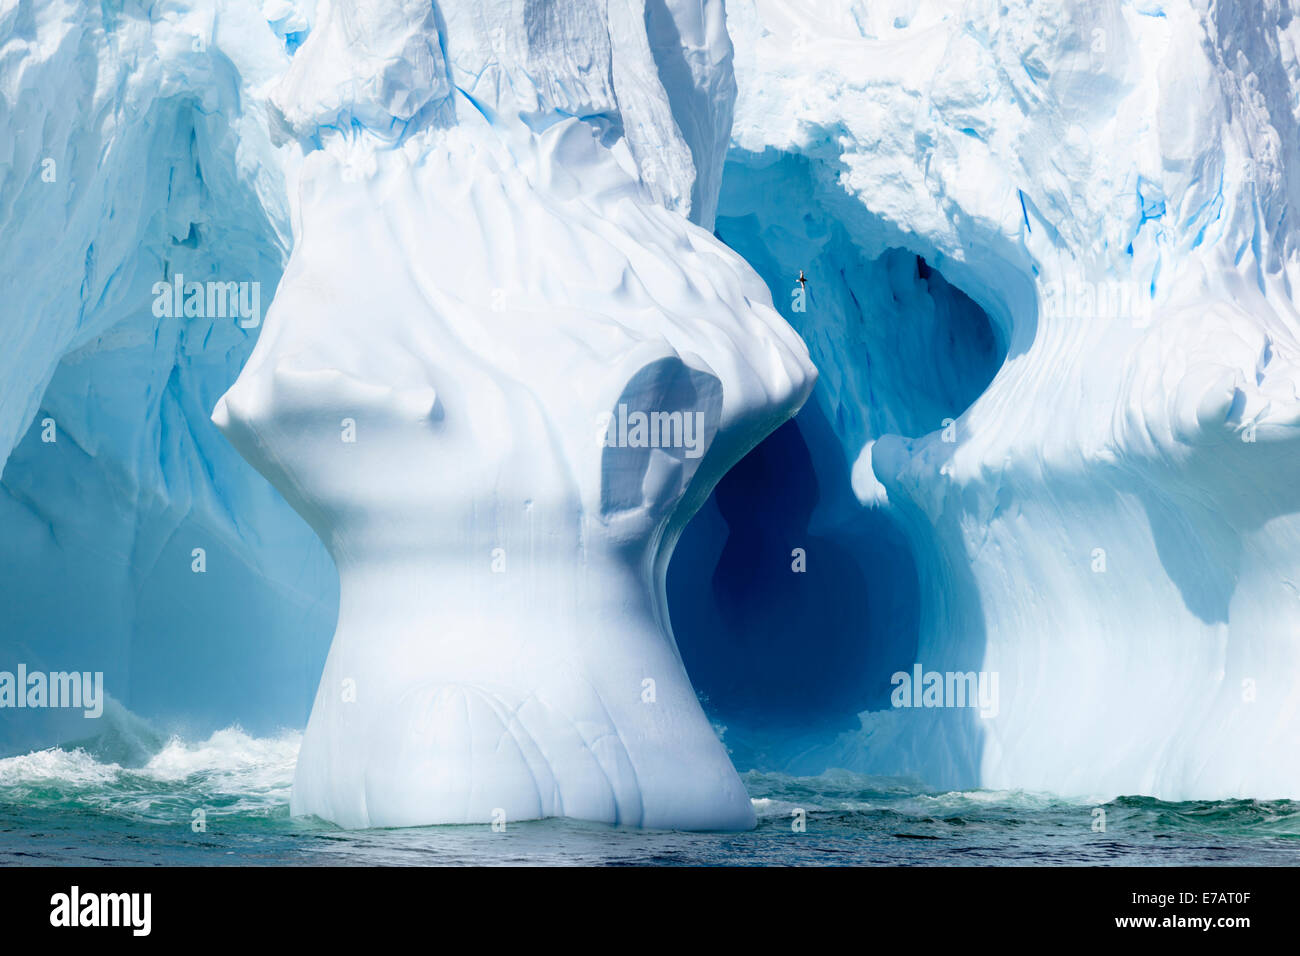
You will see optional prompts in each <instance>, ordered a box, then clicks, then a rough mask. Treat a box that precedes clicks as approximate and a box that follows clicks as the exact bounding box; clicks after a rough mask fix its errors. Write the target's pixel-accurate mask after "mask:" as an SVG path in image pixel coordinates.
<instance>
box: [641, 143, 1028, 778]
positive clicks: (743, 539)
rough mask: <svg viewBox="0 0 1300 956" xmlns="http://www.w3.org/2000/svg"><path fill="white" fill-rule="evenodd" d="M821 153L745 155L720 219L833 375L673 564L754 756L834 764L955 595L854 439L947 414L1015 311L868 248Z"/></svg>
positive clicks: (679, 599) (925, 427)
mask: <svg viewBox="0 0 1300 956" xmlns="http://www.w3.org/2000/svg"><path fill="white" fill-rule="evenodd" d="M815 172H816V169H815V167H814V165H813V164H812V162H811V161H810V160H808V159H807V158H806V157H803V156H796V155H792V154H786V153H763V154H754V153H747V152H744V151H742V150H733V151H732V153H731V155H730V156H729V157H728V161H727V165H726V168H725V170H724V173H723V182H722V192H721V196H720V199H719V206H718V218H717V233H716V234H717V236H718V238H719V239H721V240H722V241H723V242H725V243H726V244H727V245H728V246H730V247H731V248H733V249H735V250H736V251H737V252H739V253H740V254H741V255H742V256H744V258H745V259H746V261H747V262H749V263H750V265H751V266H752V267H753V268H754V269H755V270H756V271H757V272H758V273H759V275H761V276H762V277H763V279H764V281H765V282H766V283H767V286H768V288H769V290H770V292H771V294H772V301H773V304H774V305H775V306H776V308H777V309H778V311H780V313H781V314H782V316H783V317H784V318H785V319H786V320H787V321H788V322H789V323H790V324H791V326H792V327H793V328H794V329H795V330H796V331H798V332H799V334H800V335H801V336H802V337H803V339H804V341H805V342H806V343H807V344H808V348H809V352H810V355H811V357H812V360H813V362H814V363H815V364H816V365H817V367H818V369H819V370H821V372H822V377H821V379H820V381H819V383H818V385H817V386H816V388H815V390H814V392H813V394H812V396H811V397H810V398H809V399H808V401H807V403H806V404H805V405H804V407H803V409H802V410H801V411H800V412H799V414H798V415H797V416H796V417H795V418H794V419H792V420H791V421H789V422H787V423H785V424H784V425H783V426H781V427H780V428H778V429H777V430H776V431H775V432H773V433H772V434H771V435H770V436H768V438H767V439H766V440H765V441H763V442H762V443H761V444H759V445H758V446H757V447H756V448H754V449H753V450H752V451H751V452H750V453H749V455H747V456H746V457H745V458H744V459H743V460H742V461H741V462H739V463H738V464H737V465H736V466H735V467H734V468H733V469H732V470H731V471H730V472H729V473H728V474H727V475H725V476H724V477H723V479H722V480H721V481H720V482H719V484H718V486H717V487H716V488H715V489H714V492H713V494H712V495H711V496H710V498H709V499H708V501H707V502H706V503H705V505H704V506H703V507H702V508H701V509H700V511H699V513H698V514H697V515H696V516H695V517H694V518H693V519H692V521H691V523H690V525H689V526H688V527H687V528H686V530H685V531H684V532H683V534H682V537H681V539H680V540H679V541H678V543H677V547H676V550H675V552H674V555H673V559H672V562H671V564H670V565H669V569H668V579H667V592H668V605H669V614H670V618H671V621H672V626H673V632H674V635H675V637H676V640H677V645H678V648H679V649H680V651H681V654H682V659H683V662H684V663H685V665H686V669H687V673H688V674H689V675H690V678H691V681H692V683H693V684H694V686H695V689H696V691H697V692H698V693H699V695H700V698H701V702H702V703H703V705H704V709H705V712H706V713H707V714H708V716H709V717H710V719H711V720H713V721H714V723H715V725H718V727H719V730H720V731H721V733H722V736H723V742H724V743H725V744H726V745H727V746H728V748H729V749H730V751H731V754H732V759H733V761H734V762H735V763H736V765H737V767H738V768H739V769H741V770H746V769H762V770H785V769H788V768H792V767H796V766H797V767H799V768H803V769H800V770H799V771H798V772H816V771H815V770H809V769H808V767H809V766H810V762H813V763H815V762H816V760H817V759H820V758H812V757H808V755H810V754H812V753H814V752H815V751H818V749H819V748H820V747H822V745H824V744H827V743H829V742H831V741H832V740H833V739H834V738H835V737H836V736H837V735H838V734H839V733H841V732H844V731H854V730H856V729H858V728H859V726H860V720H859V714H861V713H863V712H865V711H873V710H883V709H886V708H888V707H889V706H890V702H889V696H890V692H891V691H892V689H893V687H892V685H891V683H890V677H891V676H892V674H893V673H895V672H896V671H898V670H900V669H905V668H908V667H910V666H911V664H912V663H913V662H914V661H916V660H917V656H918V655H917V643H918V638H919V632H920V622H921V619H922V613H923V609H925V608H934V607H938V606H939V604H940V602H941V601H942V598H943V596H942V595H933V594H930V595H927V594H925V593H923V592H922V585H921V582H920V577H919V574H918V555H917V554H915V553H914V551H913V549H914V548H922V549H925V548H929V547H931V546H932V545H930V544H929V543H928V542H926V541H924V540H920V541H918V540H915V539H910V538H909V537H908V536H907V535H905V534H904V532H903V530H902V527H901V525H900V524H899V521H898V519H896V518H895V517H894V516H893V514H892V513H891V511H890V508H889V507H883V508H882V507H869V506H865V505H864V504H863V503H862V502H860V501H859V500H858V499H857V497H856V496H855V495H854V493H853V490H852V487H851V484H850V476H851V474H852V467H853V458H855V457H856V456H857V454H858V452H859V451H860V450H861V448H862V446H863V444H864V442H866V441H868V440H871V439H873V438H879V437H881V436H883V435H887V434H895V435H903V436H908V437H913V438H919V437H921V436H925V435H928V434H933V433H935V432H937V431H939V430H941V429H943V428H944V427H946V425H947V424H948V423H950V422H951V421H952V420H953V419H956V418H959V417H960V416H961V414H962V412H963V411H965V409H966V408H968V407H969V406H970V405H971V404H972V403H973V402H974V401H976V400H977V399H978V398H979V396H980V395H981V394H982V393H983V392H984V390H985V389H986V388H987V387H988V385H989V383H990V382H991V381H992V380H993V378H994V376H995V375H996V374H997V372H998V369H999V368H1000V367H1001V366H1002V364H1003V362H1004V360H1005V358H1006V355H1007V346H1006V342H1005V338H1006V337H1005V335H1004V334H1003V330H1001V329H1000V328H999V327H998V326H997V325H996V324H995V323H994V322H993V321H992V320H991V318H990V316H989V314H988V313H987V312H986V311H985V309H984V308H983V306H982V305H981V304H980V303H979V302H977V301H976V300H975V299H973V298H972V297H970V296H968V295H967V294H966V293H965V292H964V291H963V290H962V289H960V288H958V287H957V286H955V285H953V284H952V283H950V282H949V281H948V280H947V279H946V278H945V277H944V275H943V273H942V269H941V268H939V267H936V265H935V264H934V263H931V262H927V260H926V259H925V258H924V257H923V256H921V255H918V254H916V253H915V252H913V251H910V250H909V249H907V248H904V247H902V246H896V247H890V248H886V249H885V250H884V251H883V253H879V254H874V255H864V253H863V251H862V248H861V247H860V246H859V245H858V244H857V242H856V241H855V240H854V237H853V235H851V234H850V232H849V230H848V229H847V228H846V226H845V225H844V223H842V222H840V221H839V219H838V218H837V215H836V212H835V210H836V209H838V208H839V207H838V206H836V204H835V203H834V202H831V201H827V196H826V186H825V183H824V182H823V181H822V180H821V179H818V177H817V176H816V175H814V174H815ZM823 179H824V177H823ZM803 274H806V275H807V276H808V279H809V281H808V285H807V288H806V289H805V290H803V291H804V292H806V295H801V293H800V290H799V286H798V285H796V281H797V279H796V277H798V276H800V275H803ZM801 298H803V299H805V300H806V303H805V305H806V307H804V308H795V307H794V303H795V302H797V301H798V300H799V299H801ZM913 533H916V529H913ZM923 537H924V536H923ZM800 555H802V560H803V565H802V570H799V569H798V567H799V566H798V564H797V562H798V561H799V556H800ZM932 557H933V556H932V555H931V554H929V553H928V552H926V553H924V554H921V555H920V558H921V559H924V560H925V561H927V562H928V561H929V559H930V558H932ZM806 757H807V758H808V759H805V758H806Z"/></svg>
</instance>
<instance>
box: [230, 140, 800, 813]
mask: <svg viewBox="0 0 1300 956" xmlns="http://www.w3.org/2000/svg"><path fill="white" fill-rule="evenodd" d="M579 181H580V182H581V183H582V188H581V189H578V188H576V185H575V184H576V183H577V182H579ZM538 183H540V184H542V185H541V186H540V187H539V186H537V185H535V184H538ZM769 302H770V299H769V298H768V296H767V293H766V290H765V289H764V287H763V286H762V283H761V281H760V280H759V279H758V277H757V276H756V275H754V274H753V273H752V272H751V271H750V270H749V268H748V267H747V266H746V265H745V264H744V263H743V261H742V260H740V259H739V257H737V256H736V255H735V254H734V253H731V252H730V251H729V250H727V249H726V248H725V247H723V246H722V245H721V244H720V243H718V242H717V241H716V240H715V239H714V238H713V237H712V236H710V235H708V234H707V233H705V232H703V231H702V230H700V229H698V228H697V227H695V226H693V225H692V224H690V223H689V222H688V221H687V220H686V219H684V218H682V217H681V216H680V215H678V214H676V213H673V212H670V211H668V210H666V209H664V208H662V207H660V206H658V205H655V204H654V203H653V202H652V201H650V200H649V199H648V198H647V197H646V195H645V193H644V191H643V190H641V189H640V187H639V186H638V185H637V183H636V182H635V181H634V180H633V179H631V178H630V177H629V175H628V174H627V173H626V172H625V171H624V167H623V166H622V165H620V163H619V162H618V161H617V160H616V157H615V155H614V154H613V153H612V152H611V151H610V150H609V149H607V148H605V147H604V146H601V145H600V144H599V143H598V141H597V139H596V138H595V136H594V134H593V132H592V130H591V128H590V127H588V126H587V125H586V124H584V123H582V122H580V121H577V120H567V121H562V122H560V123H558V124H555V125H554V126H552V127H551V128H550V129H548V130H547V131H546V132H545V133H543V134H541V135H540V136H534V135H533V134H530V133H529V134H523V135H522V138H520V139H519V140H518V141H516V142H514V143H513V144H512V146H511V150H510V151H507V150H506V149H505V148H504V147H502V146H500V145H499V144H498V142H497V141H496V139H495V135H492V136H484V135H481V131H473V130H465V129H460V128H457V129H452V130H448V131H441V132H429V133H426V134H424V135H423V138H422V140H421V141H420V142H419V143H418V144H414V145H411V146H408V147H407V148H405V149H403V150H401V151H384V150H379V151H377V152H376V153H375V155H374V164H373V171H372V172H370V173H368V174H366V175H364V176H361V177H357V176H356V175H355V173H354V172H353V171H348V170H345V169H344V168H343V167H342V166H341V165H340V163H339V162H338V161H337V160H336V159H335V157H334V156H333V155H332V154H331V152H330V151H329V150H325V151H321V152H317V153H314V154H312V155H311V156H310V157H309V158H308V160H307V163H306V164H305V166H304V173H303V179H302V196H301V215H300V236H299V240H298V243H297V245H296V247H295V250H294V253H293V256H292V259H291V261H290V263H289V266H288V269H287V270H286V273H285V276H284V280H283V281H282V283H281V285H280V288H279V291H278V293H277V295H276V298H275V301H274V304H273V305H272V307H271V309H270V310H269V313H268V315H267V319H266V327H265V330H264V332H263V335H262V337H261V339H260V340H259V342H258V346H257V349H256V351H255V352H254V354H253V356H252V358H251V359H250V360H249V362H248V365H247V366H246V367H245V369H244V371H243V373H242V374H241V376H240V378H239V380H238V381H237V382H236V383H235V385H234V386H233V387H232V388H231V389H230V391H229V392H228V393H227V394H226V395H225V397H224V398H223V399H222V400H221V401H220V403H219V404H218V406H217V408H216V411H215V412H214V416H213V417H214V420H215V421H216V422H217V424H218V425H219V426H220V427H221V428H222V430H223V431H224V432H225V433H226V435H227V436H228V437H229V438H230V439H231V441H232V442H233V443H234V444H235V445H236V446H237V447H238V448H239V449H240V451H241V452H242V453H243V454H244V455H245V457H247V458H248V459H249V461H251V462H252V463H253V464H254V465H255V466H256V467H258V468H259V469H260V470H261V471H262V472H263V473H264V474H265V475H266V476H267V477H268V478H269V479H270V480H271V481H272V482H274V483H275V485H276V486H277V487H278V488H279V489H280V490H281V491H282V493H283V494H284V496H285V498H286V499H287V500H288V501H289V502H290V503H291V504H292V505H293V506H294V507H295V508H296V509H297V510H298V511H299V512H300V513H301V514H302V515H303V516H304V517H305V518H306V519H307V520H308V522H309V523H310V524H311V525H312V527H313V528H314V529H315V530H316V532H317V533H318V534H319V535H320V537H321V539H322V541H324V542H325V544H326V546H327V547H328V548H329V550H330V552H331V554H332V555H333V557H334V560H335V562H336V564H337V566H338V570H339V578H340V591H341V597H340V610H339V622H338V629H337V632H336V633H335V636H334V640H333V644H332V647H331V650H330V654H329V659H328V662H327V664H326V667H325V672H324V675H323V677H322V680H321V685H320V689H319V691H318V694H317V697H316V701H315V705H314V707H313V710H312V715H311V719H310V722H309V724H308V727H307V731H306V734H305V737H304V741H303V747H302V752H301V756H300V758H299V764H298V772H297V778H296V781H295V787H294V795H293V811H294V812H295V813H299V814H303V813H311V814H316V815H318V816H321V817H324V818H326V819H329V820H333V821H335V822H337V823H340V824H342V825H345V826H351V827H360V826H401V825H418V824H433V823H467V822H488V821H491V820H493V819H494V818H500V817H501V816H502V815H504V818H505V819H506V820H518V819H527V818H536V817H542V816H549V815H566V816H573V817H580V818H584V819H590V820H600V821H608V822H618V823H627V824H635V825H644V826H652V827H680V828H741V827H748V826H751V825H752V824H753V820H754V817H753V811H752V808H751V806H750V803H749V799H748V797H747V795H746V793H745V790H744V788H743V786H742V785H741V783H740V780H739V778H738V777H737V775H736V773H735V771H734V769H733V768H732V766H731V763H730V761H729V759H728V757H727V754H726V752H725V750H724V749H723V747H722V745H721V744H720V742H719V741H718V739H717V737H716V736H715V734H714V732H713V730H712V728H711V727H710V725H709V723H708V721H707V720H706V718H705V716H704V713H703V711H702V710H701V708H700V706H699V704H698V702H697V700H696V698H695V694H694V692H693V690H692V688H691V685H690V681H689V679H688V678H687V675H686V673H685V670H684V668H683V667H682V664H681V661H680V659H679V657H678V655H677V651H676V646H675V644H674V641H673V639H672V634H671V629H670V626H669V623H668V618H667V612H666V606H665V602H664V594H663V576H664V570H665V568H666V566H667V560H668V556H669V555H670V553H671V549H672V545H673V543H674V542H675V541H676V539H677V536H678V534H679V532H680V530H681V528H682V527H683V526H684V524H685V522H686V521H687V520H688V519H689V516H690V515H691V514H692V513H693V511H694V510H695V508H697V507H698V506H699V504H700V502H702V501H703V499H704V497H705V496H706V495H707V494H708V491H709V489H710V488H711V487H712V485H713V484H714V483H715V482H716V481H717V479H718V478H719V477H720V476H721V475H722V474H723V473H724V472H725V470H726V469H727V468H729V467H730V466H731V465H732V464H734V462H735V461H737V460H738V459H739V458H740V456H742V455H743V454H744V453H745V452H746V451H747V450H748V449H749V448H750V447H752V446H753V445H754V444H755V443H756V442H757V441H759V440H760V439H761V438H762V437H763V436H764V435H765V434H767V433H768V432H769V431H770V430H771V429H772V428H774V427H775V426H776V425H777V424H779V423H780V422H781V421H783V420H784V419H785V418H787V417H788V416H789V415H791V414H793V412H794V411H795V410H797V408H798V406H799V405H800V404H801V403H802V401H803V400H804V398H805V397H806V396H807V393H808V391H809V390H810V389H811V386H812V382H813V380H814V376H815V372H814V370H813V369H812V367H811V365H810V363H809V361H808V358H807V353H806V350H805V349H804V347H803V344H802V342H801V341H800V340H799V339H798V338H797V336H795V335H794V333H793V332H792V331H791V330H790V329H789V328H788V327H787V326H786V325H785V324H784V323H783V322H782V320H781V319H780V317H779V316H778V315H777V314H776V312H775V311H774V310H773V309H772V308H771V306H770V305H769V304H768V303H769ZM638 416H643V417H638ZM639 423H644V426H645V427H644V428H639V427H638V424H639Z"/></svg>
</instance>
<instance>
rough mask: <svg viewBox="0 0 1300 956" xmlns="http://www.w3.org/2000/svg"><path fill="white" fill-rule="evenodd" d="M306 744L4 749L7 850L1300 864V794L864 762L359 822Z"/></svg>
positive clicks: (247, 860)
mask: <svg viewBox="0 0 1300 956" xmlns="http://www.w3.org/2000/svg"><path fill="white" fill-rule="evenodd" d="M299 740H300V737H299V735H297V734H285V735H283V736H280V737H274V738H253V737H249V736H248V735H246V734H244V733H242V732H241V731H239V730H225V731H221V732H220V733H217V734H214V735H213V736H212V737H211V738H209V739H208V740H206V741H203V742H201V743H185V742H182V741H179V740H172V741H170V742H168V743H166V745H165V746H163V747H162V749H161V750H160V751H159V752H157V753H156V754H154V755H153V756H152V757H151V758H150V759H148V760H147V761H146V762H145V763H144V764H143V765H142V766H139V767H135V768H128V767H122V766H120V765H118V764H117V763H113V762H111V761H108V760H106V759H104V758H97V757H95V756H93V755H91V754H88V753H86V752H85V751H81V750H58V749H56V750H46V751H41V752H39V753H34V754H28V755H26V756H21V757H11V758H7V759H4V760H0V863H3V864H5V865H13V864H47V865H48V864H88V865H101V864H175V865H188V864H198V865H225V864H291V865H311V864H325V865H346V864H414V865H430V864H480V865H483V864H487V865H493V864H536V863H544V864H682V865H692V864H729V865H746V864H832V865H838V864H937V865H984V864H1008V863H1010V864H1047V865H1077V864H1124V865H1165V864H1168V865H1198V864H1215V865H1232V864H1243V865H1246V864H1273V865H1297V864H1300V802H1295V801H1285V800H1283V801H1255V800H1231V801H1219V802H1188V803H1166V802H1162V801H1159V800H1153V799H1150V798H1146V797H1121V798H1119V799H1118V800H1114V801H1111V802H1109V803H1106V804H1103V805H1102V808H1103V809H1104V810H1105V813H1106V830H1105V832H1094V830H1093V823H1094V820H1095V819H1096V817H1095V816H1094V813H1093V809H1094V806H1093V805H1092V804H1087V803H1079V802H1072V801H1067V800H1062V799H1059V798H1056V797H1052V796H1050V795H1045V794H1032V793H1023V792H1018V791H1011V792H996V791H983V790H978V791H966V792H940V791H933V790H928V789H926V788H925V787H922V786H920V785H919V784H917V783H915V782H914V781H908V780H902V779H897V778H885V777H867V776H862V775H859V774H850V773H847V772H831V773H826V774H822V775H820V776H817V777H791V776H787V775H785V774H776V773H758V772H751V773H747V774H745V775H744V780H745V785H746V786H747V787H748V789H749V792H750V796H751V798H752V799H753V801H754V808H755V810H756V812H757V814H758V819H759V822H758V826H757V828H755V829H754V830H753V831H751V832H748V833H738V834H736V833H730V834H720V833H676V832H664V831H643V830H635V829H630V828H624V827H612V826H604V825H597V824H589V823H579V822H575V821H569V820H542V821H535V822H525V823H513V824H509V825H508V826H507V827H506V830H505V832H500V833H498V832H493V831H492V829H491V828H490V827H488V826H485V825H484V826H454V827H452V826H445V827H421V828H416V829H403V830H366V831H359V832H358V831H352V832H349V831H344V830H340V829H338V828H337V827H334V826H332V825H330V824H327V823H324V822H322V821H319V820H314V819H310V818H307V819H304V818H291V817H290V816H289V790H290V786H291V784H292V780H293V767H294V761H295V759H296V756H297V751H298V743H299ZM196 809H202V810H203V816H204V822H205V824H206V830H205V831H204V832H194V830H193V828H192V823H193V821H194V815H193V814H194V811H195V810H196ZM796 810H803V811H804V819H805V823H806V830H805V831H804V832H795V831H794V829H793V827H792V824H793V823H794V822H795V820H796V817H795V815H794V811H796Z"/></svg>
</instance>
